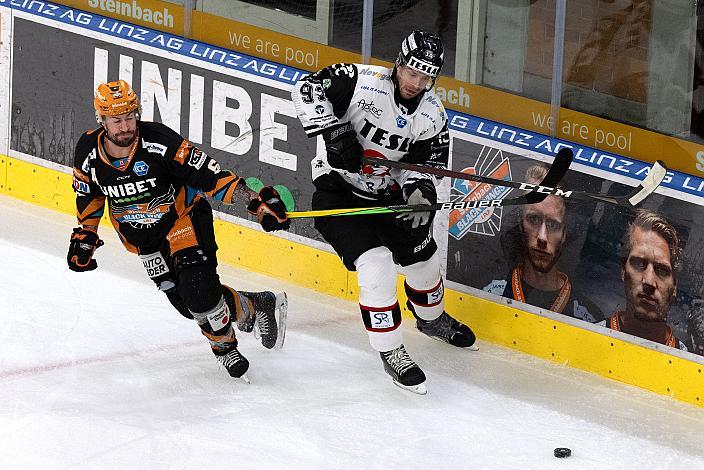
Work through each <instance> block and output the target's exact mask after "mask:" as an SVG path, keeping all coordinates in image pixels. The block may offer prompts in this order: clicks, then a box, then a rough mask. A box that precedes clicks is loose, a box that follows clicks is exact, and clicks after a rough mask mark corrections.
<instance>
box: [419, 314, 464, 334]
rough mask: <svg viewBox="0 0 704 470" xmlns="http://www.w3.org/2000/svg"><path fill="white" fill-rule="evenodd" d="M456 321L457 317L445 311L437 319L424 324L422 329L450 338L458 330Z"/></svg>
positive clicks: (427, 332)
mask: <svg viewBox="0 0 704 470" xmlns="http://www.w3.org/2000/svg"><path fill="white" fill-rule="evenodd" d="M455 322H456V320H455V319H453V318H452V317H451V316H450V315H448V314H447V313H445V312H443V313H442V314H441V315H440V316H439V317H438V318H436V319H435V320H433V321H431V322H428V323H425V324H422V329H423V331H424V333H426V334H429V335H432V336H439V337H442V338H446V339H450V338H452V336H453V335H454V334H455V333H456V332H457V328H456V327H455Z"/></svg>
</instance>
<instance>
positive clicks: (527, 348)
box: [0, 155, 704, 407]
mask: <svg viewBox="0 0 704 470" xmlns="http://www.w3.org/2000/svg"><path fill="white" fill-rule="evenodd" d="M0 194H4V195H8V196H12V197H15V198H17V199H20V200H23V201H27V202H31V203H33V204H37V205H39V206H42V207H45V208H48V209H53V210H56V211H59V212H63V213H68V214H74V213H75V212H74V205H73V204H74V202H73V201H74V196H73V192H72V190H71V175H70V174H67V173H63V172H61V171H58V170H54V169H50V168H46V167H43V166H40V165H36V164H33V163H30V162H26V161H24V160H19V159H16V158H11V157H7V156H4V155H0ZM66 230H67V233H68V231H69V230H70V227H67V228H66ZM215 230H216V236H217V238H218V240H234V239H236V240H237V241H238V242H237V243H222V242H221V243H219V245H220V250H219V254H218V258H219V260H220V261H221V262H224V263H228V264H232V265H235V266H237V267H240V268H245V269H248V270H251V271H255V272H259V273H262V274H266V275H269V276H271V277H275V278H278V279H283V280H286V281H288V282H290V283H292V284H296V285H299V286H302V287H306V288H309V289H313V290H315V291H318V292H322V293H325V294H328V295H331V296H335V297H340V298H343V299H346V300H350V301H356V299H357V282H356V276H355V274H354V273H348V272H347V271H346V270H345V268H344V267H343V266H342V263H341V262H340V260H339V259H338V258H337V256H336V255H335V254H333V253H329V252H326V251H323V250H319V249H316V248H312V247H310V246H307V245H304V244H301V243H296V242H293V241H290V240H287V239H284V238H280V237H276V236H272V235H268V234H265V233H263V232H261V231H259V230H254V229H251V228H248V227H244V226H241V225H237V224H234V223H230V222H227V221H224V220H220V219H218V220H216V221H215ZM262 240H266V243H261V242H262ZM282 259H285V260H286V262H285V263H282V262H281V260H282ZM398 288H399V294H400V297H399V298H403V297H401V293H402V283H401V281H400V280H399V285H398ZM446 307H447V310H448V311H450V312H452V313H453V315H454V316H455V317H457V318H458V319H459V320H462V321H465V322H467V323H468V324H470V325H471V326H472V329H473V330H474V331H475V333H476V334H477V337H478V338H479V339H481V340H482V341H488V342H491V343H495V344H499V345H502V346H506V347H508V348H511V349H515V350H518V351H521V352H524V353H527V354H530V355H533V356H536V357H539V358H542V359H546V360H548V361H552V362H556V363H559V364H564V365H567V366H569V367H574V368H577V369H581V370H584V371H587V372H591V373H594V374H597V375H601V376H603V377H607V378H610V379H613V380H617V381H620V382H624V383H626V384H630V385H634V386H637V387H640V388H643V389H645V390H649V391H651V392H655V393H658V394H661V395H666V396H669V397H671V398H674V399H676V400H680V401H683V402H685V403H690V404H693V405H696V406H700V407H701V406H704V374H703V373H702V369H704V365H702V364H699V363H697V362H694V361H690V360H687V359H683V358H681V357H678V356H674V355H669V354H666V353H663V352H660V351H656V350H654V349H650V348H646V347H643V346H639V345H636V344H633V343H630V342H627V341H623V340H620V339H618V338H614V337H610V336H608V335H602V334H599V333H596V332H593V331H589V330H585V329H582V328H578V327H576V326H572V325H570V324H567V323H562V322H559V321H555V320H552V319H550V318H547V317H543V316H540V315H535V314H532V313H528V312H525V311H523V310H518V309H515V308H512V307H510V306H508V305H504V304H500V303H496V302H491V301H489V300H485V299H481V298H478V297H474V296H472V295H469V294H466V293H462V292H457V291H453V290H451V289H447V290H446ZM355 314H356V311H355ZM404 316H406V317H407V318H409V317H410V315H409V314H408V312H405V314H404Z"/></svg>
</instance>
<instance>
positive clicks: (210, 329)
mask: <svg viewBox="0 0 704 470" xmlns="http://www.w3.org/2000/svg"><path fill="white" fill-rule="evenodd" d="M191 314H192V315H193V318H195V320H196V321H197V322H198V326H199V327H200V330H201V332H202V333H203V335H204V336H205V337H206V338H208V341H209V342H210V347H211V348H212V349H213V352H214V353H215V354H216V355H222V354H226V353H227V352H228V351H230V350H231V349H232V348H234V347H236V346H237V338H235V330H234V329H233V328H232V322H231V320H230V308H229V307H228V306H227V302H225V298H224V297H220V301H219V302H218V304H217V305H216V306H215V307H214V308H212V309H210V310H208V311H207V312H202V313H197V312H191Z"/></svg>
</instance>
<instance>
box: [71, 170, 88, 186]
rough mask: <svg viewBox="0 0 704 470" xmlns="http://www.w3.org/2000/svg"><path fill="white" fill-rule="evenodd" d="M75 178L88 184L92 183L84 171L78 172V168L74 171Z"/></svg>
mask: <svg viewBox="0 0 704 470" xmlns="http://www.w3.org/2000/svg"><path fill="white" fill-rule="evenodd" d="M73 177H74V178H76V179H79V180H81V181H85V182H86V183H90V178H88V176H87V175H86V174H84V173H83V172H82V171H78V170H77V169H76V168H74V169H73Z"/></svg>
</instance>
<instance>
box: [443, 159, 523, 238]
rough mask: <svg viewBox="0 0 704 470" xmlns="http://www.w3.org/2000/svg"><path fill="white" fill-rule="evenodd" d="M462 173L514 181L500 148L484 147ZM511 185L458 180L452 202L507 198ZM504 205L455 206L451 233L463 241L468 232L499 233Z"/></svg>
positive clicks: (455, 182)
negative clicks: (458, 207)
mask: <svg viewBox="0 0 704 470" xmlns="http://www.w3.org/2000/svg"><path fill="white" fill-rule="evenodd" d="M462 173H468V174H474V175H477V174H478V175H482V176H488V177H491V178H495V179H500V180H511V179H512V178H511V165H510V162H509V159H508V157H507V156H505V155H504V154H503V152H502V151H501V150H498V149H495V148H493V147H488V146H484V147H483V148H482V150H481V152H480V153H479V157H478V158H477V161H476V162H475V164H474V166H472V167H467V168H464V169H463V170H462ZM510 192H511V188H505V187H502V186H494V185H490V184H485V183H481V182H475V181H468V180H461V179H455V180H453V182H452V188H451V191H450V200H451V201H452V202H465V201H479V200H491V199H504V198H505V197H506V196H507V195H508V193H510ZM502 216H503V207H475V208H471V209H454V210H453V211H452V212H450V222H449V225H450V228H449V233H450V235H451V236H452V237H453V238H454V239H455V240H460V239H461V238H462V237H464V236H465V235H466V234H468V233H475V234H478V235H488V236H490V237H493V236H496V234H498V233H499V232H500V231H501V219H502Z"/></svg>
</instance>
